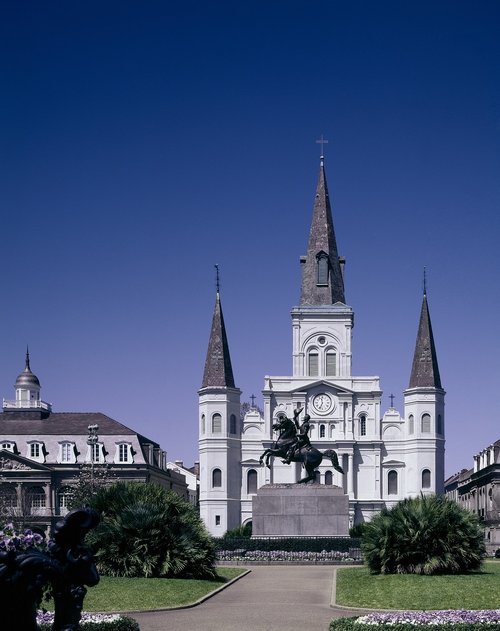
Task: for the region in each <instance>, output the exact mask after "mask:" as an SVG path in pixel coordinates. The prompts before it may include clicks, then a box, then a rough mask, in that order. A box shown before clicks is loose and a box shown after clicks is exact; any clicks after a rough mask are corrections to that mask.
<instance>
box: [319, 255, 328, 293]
mask: <svg viewBox="0 0 500 631" xmlns="http://www.w3.org/2000/svg"><path fill="white" fill-rule="evenodd" d="M316 262H317V272H318V275H317V279H316V284H317V285H321V286H324V285H328V254H327V253H326V252H323V251H321V252H318V254H317V255H316Z"/></svg>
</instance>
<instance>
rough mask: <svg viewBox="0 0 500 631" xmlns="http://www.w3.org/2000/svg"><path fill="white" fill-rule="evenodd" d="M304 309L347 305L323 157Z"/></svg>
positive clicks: (305, 259) (304, 282) (305, 274)
mask: <svg viewBox="0 0 500 631" xmlns="http://www.w3.org/2000/svg"><path fill="white" fill-rule="evenodd" d="M301 263H302V288H301V297H300V304H301V305H329V304H335V303H336V302H342V303H345V296H344V279H343V273H342V265H343V260H342V259H340V257H339V255H338V252H337V243H336V240H335V230H334V227H333V220H332V210H331V206H330V198H329V195H328V187H327V184H326V176H325V168H324V159H323V156H322V157H321V161H320V170H319V178H318V185H317V187H316V197H315V201H314V210H313V218H312V223H311V231H310V233H309V245H308V249H307V256H305V257H302V258H301Z"/></svg>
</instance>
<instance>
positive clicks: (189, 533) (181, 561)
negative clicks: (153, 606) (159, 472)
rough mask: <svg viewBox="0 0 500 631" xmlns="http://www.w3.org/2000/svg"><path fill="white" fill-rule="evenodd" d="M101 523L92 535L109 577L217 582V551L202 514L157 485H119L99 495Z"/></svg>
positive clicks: (98, 559)
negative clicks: (173, 578) (166, 578)
mask: <svg viewBox="0 0 500 631" xmlns="http://www.w3.org/2000/svg"><path fill="white" fill-rule="evenodd" d="M92 506H93V508H95V509H96V510H97V511H99V512H100V513H101V523H100V524H99V526H97V528H95V529H94V530H92V531H91V532H90V533H89V534H88V535H87V543H88V544H89V545H90V546H91V547H92V548H93V550H94V552H95V555H96V563H97V568H98V570H99V572H101V573H102V574H104V575H108V576H126V577H132V576H143V577H146V578H147V577H175V578H200V579H211V578H215V576H216V571H215V548H214V544H213V541H212V538H211V537H210V535H209V534H208V532H207V530H206V529H205V526H204V524H203V522H202V521H201V519H200V517H199V515H198V514H197V512H196V510H195V509H194V508H193V507H192V506H191V505H190V504H188V503H187V502H186V501H184V500H183V499H182V498H180V497H179V496H178V495H176V494H175V493H172V492H171V491H167V490H166V489H164V488H163V487H161V486H158V485H156V484H146V483H141V482H118V483H116V484H114V485H113V486H111V487H109V488H103V489H101V490H99V491H98V493H97V494H96V495H95V497H94V498H93V499H92Z"/></svg>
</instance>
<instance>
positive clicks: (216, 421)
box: [212, 414, 222, 434]
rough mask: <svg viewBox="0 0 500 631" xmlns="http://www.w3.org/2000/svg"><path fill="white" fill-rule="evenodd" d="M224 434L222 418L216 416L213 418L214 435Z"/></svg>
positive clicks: (218, 415)
mask: <svg viewBox="0 0 500 631" xmlns="http://www.w3.org/2000/svg"><path fill="white" fill-rule="evenodd" d="M221 432H222V416H221V415H220V414H214V415H213V416H212V434H220V433H221Z"/></svg>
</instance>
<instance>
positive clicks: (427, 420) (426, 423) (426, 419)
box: [422, 414, 431, 434]
mask: <svg viewBox="0 0 500 631" xmlns="http://www.w3.org/2000/svg"><path fill="white" fill-rule="evenodd" d="M430 431H431V415H430V414H422V434H430Z"/></svg>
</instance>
